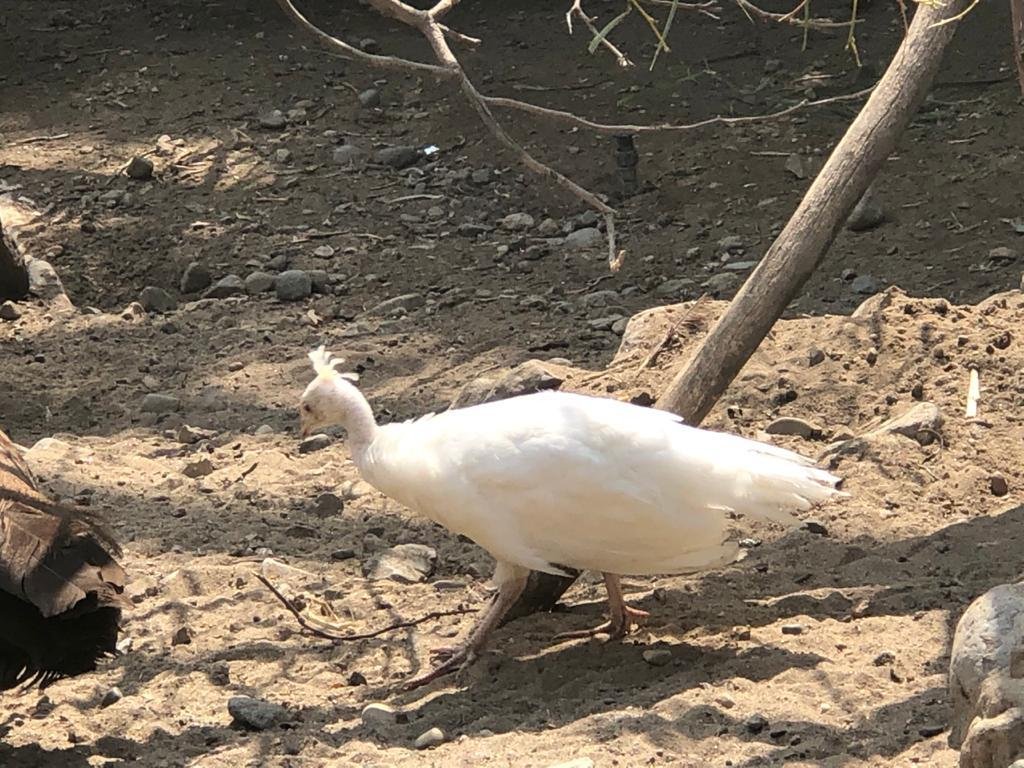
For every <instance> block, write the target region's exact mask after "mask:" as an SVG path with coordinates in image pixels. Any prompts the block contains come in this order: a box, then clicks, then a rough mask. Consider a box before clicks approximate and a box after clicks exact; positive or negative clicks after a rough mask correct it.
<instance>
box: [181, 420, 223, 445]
mask: <svg viewBox="0 0 1024 768" xmlns="http://www.w3.org/2000/svg"><path fill="white" fill-rule="evenodd" d="M216 434H217V433H216V432H214V431H213V430H212V429H199V428H198V427H190V426H189V425H188V424H182V425H181V426H180V427H178V431H177V432H176V433H175V435H174V439H175V440H177V441H178V442H179V443H182V444H184V445H193V444H195V443H198V442H199V441H200V440H209V439H210V438H211V437H214V436H215V435H216Z"/></svg>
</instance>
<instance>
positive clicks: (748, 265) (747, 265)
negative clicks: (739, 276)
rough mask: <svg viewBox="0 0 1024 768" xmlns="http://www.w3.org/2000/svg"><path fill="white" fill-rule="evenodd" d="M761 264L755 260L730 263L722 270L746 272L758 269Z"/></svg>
mask: <svg viewBox="0 0 1024 768" xmlns="http://www.w3.org/2000/svg"><path fill="white" fill-rule="evenodd" d="M759 263H760V262H758V261H755V260H748V261H730V262H729V263H728V264H726V265H725V266H724V267H722V269H727V270H729V271H730V272H746V271H747V270H748V269H753V268H754V267H756V266H757V265H758V264H759Z"/></svg>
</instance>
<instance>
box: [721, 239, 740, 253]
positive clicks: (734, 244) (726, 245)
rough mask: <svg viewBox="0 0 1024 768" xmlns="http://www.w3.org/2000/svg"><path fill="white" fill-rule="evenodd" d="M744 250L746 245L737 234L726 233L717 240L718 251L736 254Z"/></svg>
mask: <svg viewBox="0 0 1024 768" xmlns="http://www.w3.org/2000/svg"><path fill="white" fill-rule="evenodd" d="M744 250H746V246H745V245H744V244H743V238H742V237H740V236H739V235H726V236H725V237H723V238H721V239H719V241H718V251H719V253H729V254H737V253H743V251H744Z"/></svg>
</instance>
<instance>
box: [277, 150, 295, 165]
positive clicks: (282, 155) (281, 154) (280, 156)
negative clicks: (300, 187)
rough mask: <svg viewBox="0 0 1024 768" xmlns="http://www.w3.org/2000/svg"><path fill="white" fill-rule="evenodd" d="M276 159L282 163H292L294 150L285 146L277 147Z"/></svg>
mask: <svg viewBox="0 0 1024 768" xmlns="http://www.w3.org/2000/svg"><path fill="white" fill-rule="evenodd" d="M274 159H275V160H276V161H277V162H279V163H281V164H282V165H283V164H285V163H290V162H291V161H292V151H291V150H290V149H285V148H284V147H282V148H281V149H275V150H274Z"/></svg>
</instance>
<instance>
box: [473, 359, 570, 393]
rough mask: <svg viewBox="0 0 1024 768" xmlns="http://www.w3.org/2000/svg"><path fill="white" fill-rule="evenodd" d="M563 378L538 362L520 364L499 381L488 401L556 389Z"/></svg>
mask: <svg viewBox="0 0 1024 768" xmlns="http://www.w3.org/2000/svg"><path fill="white" fill-rule="evenodd" d="M563 381H565V379H564V378H562V377H561V376H558V375H557V374H555V373H552V372H551V371H550V370H548V369H547V368H546V367H545V366H544V364H543V363H541V362H540V361H539V360H527V361H526V362H524V363H520V364H519V365H517V366H516V367H515V368H513V369H512V370H511V371H509V372H508V373H507V374H505V376H503V377H502V378H501V379H499V381H498V383H497V384H495V386H494V389H492V390H491V392H490V393H489V394H488V400H502V399H505V398H507V397H518V396H519V395H528V394H531V393H533V392H541V391H544V390H547V389H558V388H559V387H560V386H561V385H562V382H563Z"/></svg>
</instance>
